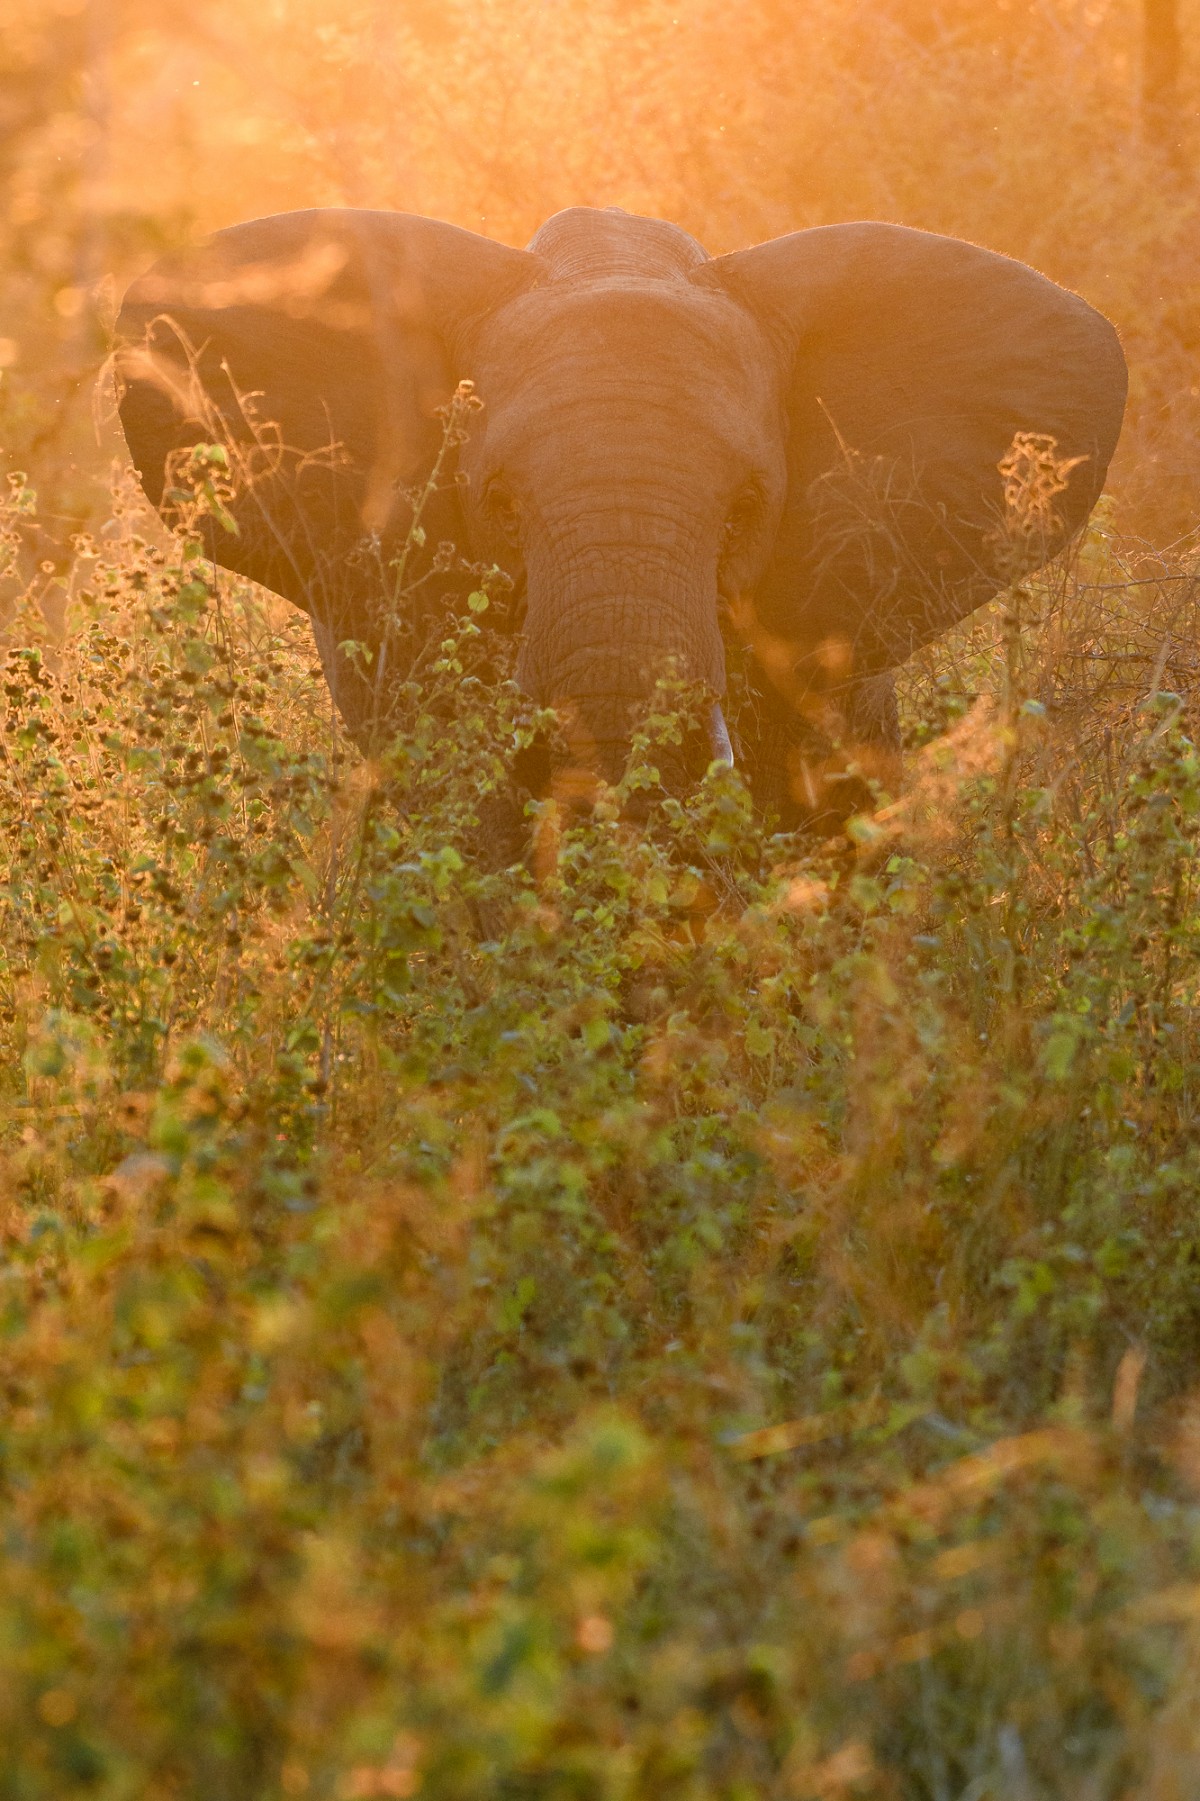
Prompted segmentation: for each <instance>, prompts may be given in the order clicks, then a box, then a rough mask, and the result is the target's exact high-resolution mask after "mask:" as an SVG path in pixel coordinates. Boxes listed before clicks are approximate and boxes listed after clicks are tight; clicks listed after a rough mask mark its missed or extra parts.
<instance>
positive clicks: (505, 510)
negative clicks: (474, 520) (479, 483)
mask: <svg viewBox="0 0 1200 1801" xmlns="http://www.w3.org/2000/svg"><path fill="white" fill-rule="evenodd" d="M484 506H485V507H486V509H487V512H488V517H489V518H490V519H491V520H492V522H493V524H494V525H496V526H497V528H498V529H499V530H500V531H501V532H503V534H504V536H505V537H506V538H507V539H508V541H509V543H510V544H515V543H516V542H517V540H518V538H519V537H520V533H521V513H520V509H519V507H518V506H517V503H516V501H515V500H514V499H513V497H512V495H511V493H510V492H509V490H508V489H507V488H506V487H505V485H504V483H503V482H498V481H492V482H489V483H488V485H487V489H486V492H485V494H484Z"/></svg>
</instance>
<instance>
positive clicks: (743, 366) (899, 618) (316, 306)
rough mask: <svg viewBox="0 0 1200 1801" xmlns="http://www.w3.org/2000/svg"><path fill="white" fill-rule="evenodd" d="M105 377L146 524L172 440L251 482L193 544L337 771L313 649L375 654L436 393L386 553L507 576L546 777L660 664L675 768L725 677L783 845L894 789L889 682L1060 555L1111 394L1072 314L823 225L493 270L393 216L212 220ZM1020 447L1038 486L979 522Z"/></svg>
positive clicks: (1116, 361)
mask: <svg viewBox="0 0 1200 1801" xmlns="http://www.w3.org/2000/svg"><path fill="white" fill-rule="evenodd" d="M117 371H118V382H119V387H120V409H121V418H122V423H123V425H124V429H125V434H126V438H127V440H128V443H129V447H130V450H131V452H132V455H133V460H134V463H135V464H136V466H137V469H138V472H139V475H140V478H141V481H142V484H143V486H144V488H145V491H146V493H147V495H148V496H149V498H150V500H151V501H152V502H153V503H154V504H155V505H156V506H158V507H159V508H160V510H161V511H163V513H164V515H165V516H167V517H170V516H171V514H172V504H171V496H172V488H171V471H172V469H173V468H175V467H177V465H178V459H179V457H180V456H181V455H186V453H187V451H188V449H189V447H191V446H193V445H196V444H198V443H205V442H211V441H213V440H214V439H217V438H219V439H223V440H224V441H225V442H226V443H227V444H228V445H229V446H230V447H231V448H232V450H233V451H234V452H235V453H236V457H235V461H236V463H237V466H238V467H239V468H240V469H241V470H242V471H243V472H245V473H246V474H248V475H249V476H251V477H252V479H248V480H246V481H244V482H242V484H241V485H240V487H239V488H238V490H237V492H236V493H235V494H234V496H233V498H232V500H231V502H230V510H231V511H232V513H233V516H234V519H235V520H236V522H237V527H238V529H237V532H236V534H235V533H232V532H230V531H228V530H224V529H222V528H221V527H220V526H219V525H218V524H217V523H215V522H214V521H211V520H210V521H208V522H207V525H206V530H207V532H208V545H207V548H208V549H209V551H210V553H211V554H212V556H213V557H214V558H215V559H216V561H218V562H219V563H221V564H223V565H224V566H225V567H226V568H229V569H232V570H235V571H237V572H239V573H240V574H242V575H245V576H249V577H252V578H253V579H254V580H255V581H257V582H261V583H263V584H264V585H265V586H266V587H268V588H270V589H273V590H274V591H275V592H276V593H278V594H280V595H283V596H285V597H286V598H287V599H288V600H290V601H293V602H294V603H295V604H296V605H298V606H300V607H303V608H304V609H305V610H306V611H307V612H308V613H309V615H310V616H311V618H312V622H313V627H314V631H315V634H316V639H317V644H318V648H319V650H320V653H321V658H322V662H323V666H324V669H325V672H326V676H327V678H328V680H329V684H330V687H331V689H332V691H333V694H334V698H335V700H336V701H337V704H338V706H339V708H340V710H341V712H342V714H343V717H344V718H345V721H346V724H347V726H348V727H349V729H350V731H351V733H352V734H354V735H355V736H356V737H357V738H358V739H359V741H360V742H366V741H367V739H368V738H369V737H370V736H371V729H372V728H371V722H372V709H373V708H374V707H375V706H376V705H377V700H376V690H375V685H374V684H373V683H372V682H371V681H370V680H368V679H366V677H365V675H364V668H365V667H366V665H365V663H364V661H363V659H361V658H359V659H357V660H355V658H354V657H353V656H347V654H346V653H345V652H344V651H342V650H340V649H339V646H341V645H343V644H344V642H345V641H346V640H354V641H356V642H357V643H359V644H364V645H365V646H366V647H367V649H368V651H370V652H372V653H374V652H375V651H377V650H378V647H379V643H380V635H381V629H382V628H381V624H380V620H381V607H380V595H381V592H382V588H383V586H384V585H385V584H386V579H387V571H388V565H389V563H391V562H392V560H393V559H394V558H395V556H396V555H397V552H398V549H399V547H400V546H402V545H403V544H404V542H405V539H406V535H407V534H408V531H409V527H410V524H411V520H412V496H413V493H414V492H415V490H417V488H418V487H419V486H420V484H422V483H423V482H424V481H425V480H426V478H427V477H428V475H429V472H430V470H431V469H432V467H433V464H434V460H435V457H436V455H437V452H438V449H439V445H440V442H441V434H442V418H441V416H440V415H439V410H438V409H439V408H442V407H444V406H445V404H446V402H447V401H448V399H449V397H450V396H451V394H452V393H453V392H454V390H455V387H456V385H457V383H458V382H459V381H460V380H461V379H464V378H469V379H470V380H472V381H473V382H474V383H475V384H476V388H477V390H478V393H479V395H480V397H481V398H482V400H483V403H484V404H483V406H482V408H480V409H478V410H477V411H475V412H474V413H473V414H472V416H471V424H470V428H469V431H468V434H467V437H466V441H465V442H463V443H462V444H461V445H460V446H459V447H458V449H457V451H456V453H455V454H456V455H457V458H458V468H457V471H456V472H455V471H450V472H449V476H450V478H449V479H447V480H446V481H445V482H444V483H443V484H442V485H441V487H440V489H439V492H438V493H437V495H436V496H435V498H434V500H433V502H432V505H431V509H430V511H429V513H428V514H427V516H426V517H425V518H424V519H423V525H424V526H425V529H426V535H427V540H428V544H429V546H430V547H431V548H432V546H433V545H434V544H436V543H437V542H439V541H451V542H453V543H454V544H455V545H457V546H458V547H459V550H460V552H464V553H465V554H468V555H470V556H473V557H475V558H477V559H479V560H481V561H487V562H491V561H495V562H497V563H499V564H500V565H501V566H502V567H503V568H504V569H505V570H506V571H507V572H508V573H509V574H510V575H511V577H512V581H513V584H514V588H513V595H514V597H515V601H516V605H515V606H514V608H513V610H512V618H513V619H514V621H515V629H516V630H518V631H519V633H520V639H519V649H518V651H517V660H516V673H517V679H518V681H519V682H520V684H521V685H522V687H523V688H524V689H525V690H526V691H527V692H528V693H529V694H530V695H531V696H532V697H533V698H534V699H535V700H536V701H538V702H539V703H542V704H544V705H547V706H552V707H555V708H556V709H558V711H559V715H560V717H561V719H562V721H563V726H564V732H565V735H566V741H567V744H568V745H569V752H568V756H569V759H573V760H574V761H576V762H578V763H582V764H584V765H586V766H587V767H589V768H591V769H592V770H593V771H595V772H596V773H597V774H600V775H603V776H604V777H606V778H607V779H609V780H615V779H616V778H617V777H618V776H619V775H620V772H621V769H622V767H623V764H624V762H625V759H626V755H627V751H628V746H629V739H630V733H631V729H632V727H633V725H634V724H635V722H636V720H637V717H638V714H639V711H640V710H644V708H645V705H646V702H647V700H648V699H649V698H650V696H651V694H652V692H653V689H654V684H655V681H656V679H657V677H658V675H659V674H660V673H661V672H662V671H663V670H664V669H667V668H672V669H674V670H675V671H676V673H678V674H680V675H682V676H684V677H685V678H688V679H690V680H694V681H696V682H699V683H702V684H704V687H705V689H706V690H707V692H708V695H709V696H710V698H711V701H712V703H713V711H712V713H711V715H710V721H711V733H712V737H711V743H710V744H709V745H702V746H701V753H702V754H701V755H700V757H699V761H698V762H697V763H696V764H695V767H696V768H700V767H702V766H703V765H704V764H705V763H706V762H707V759H708V757H709V756H711V755H712V754H714V752H715V753H716V754H723V753H724V750H725V745H726V743H727V740H725V739H724V722H723V719H722V715H721V712H720V710H719V703H720V702H721V700H722V698H723V697H724V695H725V692H726V686H727V680H728V675H729V671H730V670H731V669H733V668H734V667H735V666H736V668H737V670H738V671H739V672H740V673H739V678H738V679H739V684H740V687H739V692H740V694H741V696H742V704H741V705H740V707H739V709H738V712H737V716H736V719H735V720H734V739H735V751H736V756H737V761H738V763H739V765H740V766H741V768H742V770H743V773H744V774H745V776H746V778H747V780H748V781H749V783H750V785H751V788H752V791H753V793H754V795H755V797H756V800H757V802H758V803H759V805H760V806H761V807H762V809H763V811H764V814H765V815H767V816H768V817H769V818H771V819H773V820H774V821H776V822H777V823H778V824H779V825H781V826H783V827H785V828H795V827H798V826H802V825H804V824H805V823H810V824H811V823H812V822H813V820H814V819H817V820H827V819H828V818H830V817H832V816H836V815H837V813H838V805H837V800H836V794H835V788H836V783H837V781H838V779H839V771H842V770H844V769H845V768H846V767H847V763H848V761H849V760H853V761H855V762H856V764H857V767H858V769H859V771H860V772H862V773H865V774H867V775H870V774H871V773H872V772H876V773H880V772H882V773H885V774H886V773H887V771H888V770H889V769H891V768H893V766H894V765H893V759H894V755H895V752H896V749H897V744H898V739H897V730H896V720H895V702H894V698H893V694H892V687H891V675H890V672H891V671H892V670H894V669H895V668H896V666H897V665H898V664H900V663H901V662H902V661H903V660H904V659H905V658H906V657H908V656H909V655H910V654H911V653H912V652H913V651H914V650H915V649H916V648H917V647H919V646H920V645H922V644H924V643H927V642H928V641H930V640H931V639H932V638H934V637H936V636H937V634H939V633H940V632H942V631H944V630H945V629H946V628H947V627H948V626H950V625H951V624H953V623H954V622H955V621H956V620H958V619H961V618H962V617H964V616H965V615H966V614H967V613H968V612H970V611H971V610H972V609H973V608H975V607H977V606H979V605H980V604H981V603H982V602H983V601H985V600H986V599H988V598H989V597H991V596H992V595H994V594H995V593H996V592H998V591H999V590H1001V589H1002V588H1003V587H1005V586H1006V585H1007V584H1008V583H1009V582H1011V580H1012V579H1013V577H1014V574H1016V573H1019V572H1020V571H1021V570H1022V569H1027V568H1029V567H1031V566H1034V565H1037V564H1039V563H1042V562H1044V561H1046V560H1047V559H1048V558H1050V557H1051V556H1053V555H1055V554H1056V553H1057V552H1058V551H1060V550H1061V549H1062V548H1063V546H1064V545H1066V544H1067V543H1068V542H1069V541H1070V539H1071V538H1072V537H1073V536H1074V534H1076V533H1077V532H1078V530H1079V529H1080V527H1081V526H1082V524H1083V523H1084V521H1085V520H1086V518H1087V516H1088V514H1089V512H1090V510H1091V508H1092V507H1093V505H1094V503H1095V501H1096V499H1097V497H1098V495H1099V493H1100V491H1101V488H1102V486H1103V483H1104V478H1105V474H1106V471H1107V468H1108V463H1109V459H1110V457H1111V455H1112V453H1113V450H1114V447H1115V445H1116V442H1117V437H1118V434H1119V432H1120V427H1121V418H1122V413H1123V410H1124V404H1125V393H1126V369H1125V360H1124V357H1123V354H1122V351H1121V347H1120V343H1119V341H1118V338H1117V335H1116V332H1115V331H1114V329H1113V327H1112V326H1111V325H1110V324H1109V322H1108V321H1107V320H1106V319H1104V318H1103V316H1102V315H1101V314H1099V313H1098V312H1096V311H1095V310H1094V309H1093V308H1092V307H1090V306H1088V305H1087V304H1086V303H1085V302H1084V301H1083V300H1081V299H1079V298H1078V296H1076V295H1074V294H1071V293H1069V292H1067V291H1066V290H1064V289H1063V288H1061V287H1059V286H1057V285H1056V284H1055V283H1054V282H1052V281H1050V280H1048V279H1047V278H1046V277H1045V276H1043V275H1040V274H1038V273H1037V272H1036V271H1035V270H1033V269H1031V268H1029V267H1027V266H1026V265H1024V264H1022V263H1019V262H1015V261H1013V260H1011V259H1009V258H1007V257H1003V256H1000V255H997V254H995V253H993V252H991V251H988V250H984V249H981V248H979V247H977V246H975V245H972V244H969V243H966V242H963V241H960V240H958V239H953V238H946V237H940V236H936V235H933V234H931V233H928V232H923V231H917V230H912V229H909V228H906V227H903V226H897V225H889V224H874V223H857V224H844V225H828V226H820V227H816V228H814V229H811V230H806V231H797V232H793V233H791V234H790V235H788V236H785V237H781V238H777V239H775V240H773V241H772V242H769V243H765V244H760V245H758V246H756V247H755V248H753V249H749V250H741V251H737V252H734V253H732V254H730V255H726V256H717V257H710V256H709V255H708V254H707V253H706V252H705V251H704V249H703V248H702V247H701V245H700V244H699V243H697V242H696V240H695V239H694V238H692V237H690V236H689V235H688V234H687V233H686V232H684V231H682V230H680V229H679V228H678V227H676V226H674V225H671V224H668V223H665V222H664V221H661V220H657V219H647V218H640V217H636V216H633V215H630V214H627V213H624V212H622V211H619V210H617V209H615V208H610V209H602V210H601V209H592V208H588V207H574V208H571V209H570V210H568V211H566V212H563V213H559V214H557V215H555V217H553V218H552V219H550V220H549V222H548V223H547V224H545V225H544V226H543V227H542V228H541V229H540V230H539V231H538V233H537V235H536V236H535V237H534V239H533V240H532V242H531V243H530V245H529V247H528V248H527V249H525V250H515V249H510V248H508V247H507V246H504V245H501V244H497V243H494V242H492V241H491V240H489V239H486V238H483V237H480V236H477V235H476V234H474V233H472V232H469V231H464V230H461V229H459V228H458V227H455V226H451V225H446V224H443V223H440V222H439V221H437V220H432V219H425V218H420V217H418V216H415V215H412V214H406V213H391V212H372V211H358V210H346V209H322V210H315V211H306V212H296V213H286V214H281V215H279V216H276V217H273V218H266V219H259V220H254V221H252V222H250V223H247V224H242V225H236V226H233V227H232V228H230V229H228V230H224V231H220V232H218V233H216V234H215V235H214V236H213V237H212V238H211V239H209V240H208V241H207V242H205V243H203V244H201V245H199V246H197V247H195V248H193V249H188V250H184V251H181V252H177V253H173V254H171V255H169V256H167V257H165V258H163V259H162V260H161V261H160V262H159V263H157V264H156V265H155V266H154V267H153V268H152V269H150V270H149V271H148V272H147V273H146V274H145V275H144V276H142V277H141V278H140V279H139V280H138V281H136V282H135V283H134V285H133V286H132V287H131V289H130V290H129V293H128V294H127V296H126V299H125V302H124V306H123V309H122V311H121V314H120V318H119V321H118V352H117ZM1019 434H1036V437H1034V438H1032V439H1029V440H1026V442H1027V445H1028V444H1029V443H1032V444H1033V446H1034V449H1035V451H1036V449H1037V446H1038V445H1040V446H1041V447H1042V450H1043V452H1045V451H1046V450H1047V447H1050V448H1051V449H1052V456H1051V461H1053V460H1054V459H1057V461H1058V467H1059V469H1060V471H1061V475H1060V482H1062V483H1065V485H1063V486H1061V489H1060V491H1059V492H1058V493H1057V494H1055V495H1054V496H1053V499H1052V504H1046V503H1045V497H1044V496H1043V502H1042V504H1041V507H1040V511H1039V510H1038V508H1037V507H1036V506H1034V508H1033V513H1032V515H1030V513H1029V510H1028V509H1026V514H1025V515H1024V516H1023V518H1020V519H1018V520H1017V521H1016V529H1014V520H1013V517H1012V495H1011V493H1010V495H1009V500H1008V503H1007V504H1008V512H1007V513H1006V498H1005V484H1004V479H1003V476H1002V474H1001V465H1002V463H1004V462H1005V458H1006V455H1007V453H1009V452H1010V449H1011V447H1012V446H1013V444H1014V440H1017V441H1018V442H1020V441H1021V440H1020V439H1019V437H1018V435H1019ZM1018 460H1019V459H1018ZM1035 461H1036V457H1035ZM1044 461H1045V456H1044V455H1043V463H1044ZM1009 474H1010V485H1011V478H1012V469H1011V468H1010V469H1009ZM1035 499H1036V497H1035ZM1031 516H1032V520H1033V526H1034V527H1036V529H1031V528H1030V517H1031ZM428 585H429V584H426V586H428ZM432 585H433V587H435V588H436V586H437V574H436V571H435V572H434V577H433V584H432ZM443 585H445V584H443ZM559 754H560V755H561V754H562V753H561V751H560V753H559ZM675 773H676V775H685V774H686V772H680V771H677V772H675ZM546 779H548V776H547V775H546V774H545V772H544V773H543V775H542V776H540V777H530V778H528V781H529V785H532V786H535V787H536V785H537V783H538V781H542V782H543V783H544V782H545V780H546ZM849 792H850V793H851V798H852V799H853V797H854V793H855V791H854V787H853V782H852V783H851V789H850V791H849ZM831 795H833V796H834V798H833V799H831ZM849 804H850V803H846V802H844V804H843V805H842V807H841V812H842V813H844V812H845V811H847V810H848V806H849Z"/></svg>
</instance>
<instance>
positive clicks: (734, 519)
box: [721, 488, 758, 553]
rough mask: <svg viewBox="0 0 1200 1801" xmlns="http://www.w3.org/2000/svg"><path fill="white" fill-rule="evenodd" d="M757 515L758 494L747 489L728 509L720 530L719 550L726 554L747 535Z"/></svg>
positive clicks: (734, 548)
mask: <svg viewBox="0 0 1200 1801" xmlns="http://www.w3.org/2000/svg"><path fill="white" fill-rule="evenodd" d="M757 514H758V494H757V492H756V491H755V490H754V489H749V488H748V489H747V490H746V491H745V492H744V493H742V494H739V495H738V497H737V499H736V500H735V501H734V503H733V505H732V506H731V507H730V509H729V512H728V514H727V515H726V518H725V524H724V525H723V527H722V528H721V549H722V551H723V552H725V553H728V552H729V551H731V550H736V548H737V546H738V545H739V544H740V543H741V542H742V541H743V540H744V539H745V538H746V537H747V536H748V535H749V533H750V530H751V528H752V526H753V525H754V521H755V518H756V516H757Z"/></svg>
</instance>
